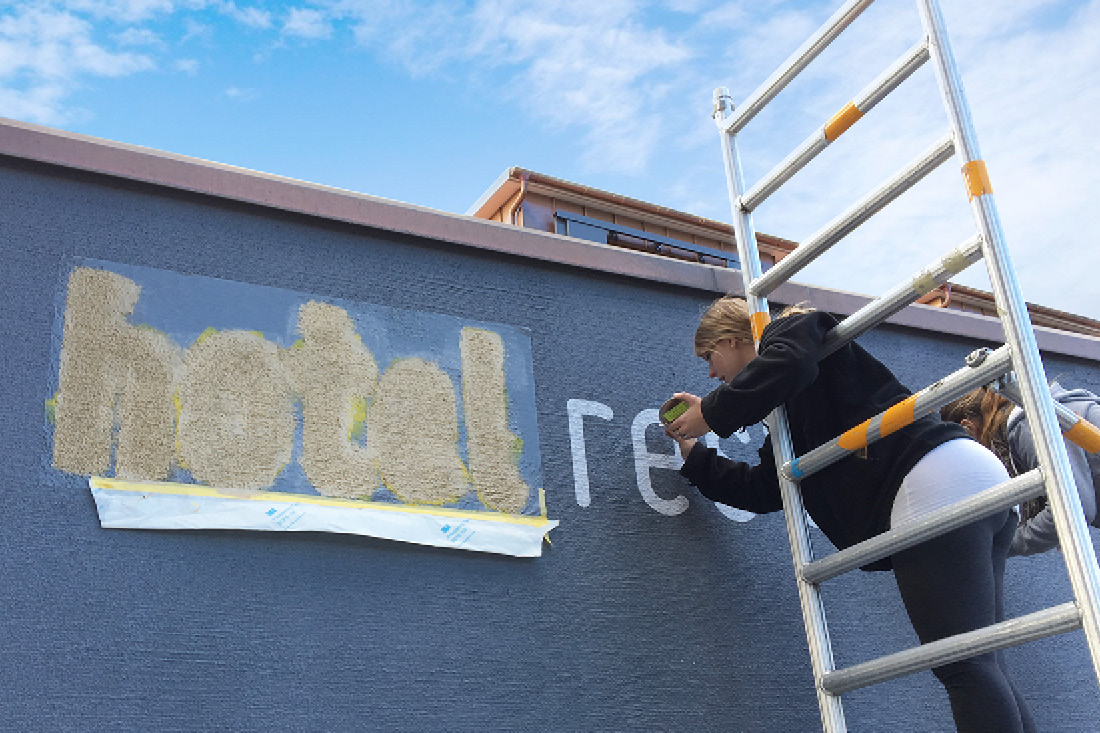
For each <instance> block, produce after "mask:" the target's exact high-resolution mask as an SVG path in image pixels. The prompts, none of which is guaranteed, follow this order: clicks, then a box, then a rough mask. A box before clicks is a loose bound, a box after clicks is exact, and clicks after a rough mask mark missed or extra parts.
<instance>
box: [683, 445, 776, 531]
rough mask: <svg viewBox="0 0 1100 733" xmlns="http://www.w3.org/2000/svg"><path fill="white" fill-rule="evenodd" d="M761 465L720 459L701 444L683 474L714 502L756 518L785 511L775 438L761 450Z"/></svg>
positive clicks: (689, 456)
mask: <svg viewBox="0 0 1100 733" xmlns="http://www.w3.org/2000/svg"><path fill="white" fill-rule="evenodd" d="M759 455H760V464H759V465H756V466H750V465H749V464H747V463H741V462H740V461H731V460H730V459H728V458H723V457H722V456H720V455H718V451H716V450H714V449H713V448H708V447H707V446H705V445H703V443H702V442H697V443H696V444H695V446H694V447H693V448H692V449H691V452H690V453H688V455H687V458H686V459H684V465H683V467H682V468H681V469H680V474H681V475H683V476H684V478H686V479H687V480H688V481H690V482H691V483H692V484H693V485H694V486H695V487H696V488H697V489H699V493H701V494H702V495H703V496H705V497H707V498H708V499H710V500H711V501H716V502H718V503H719V504H728V505H729V506H732V507H736V508H738V509H744V510H745V511H750V512H753V513H755V514H766V513H767V512H777V511H780V510H781V509H782V508H783V499H782V497H780V495H779V477H778V475H777V474H776V472H775V459H774V458H773V456H772V442H771V438H770V437H769V438H767V439H765V441H764V445H763V446H762V447H761V448H760V451H759Z"/></svg>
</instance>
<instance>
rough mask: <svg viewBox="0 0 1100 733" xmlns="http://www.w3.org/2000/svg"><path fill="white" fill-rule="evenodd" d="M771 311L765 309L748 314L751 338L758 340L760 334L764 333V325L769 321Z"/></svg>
mask: <svg viewBox="0 0 1100 733" xmlns="http://www.w3.org/2000/svg"><path fill="white" fill-rule="evenodd" d="M771 320H772V316H771V313H768V312H767V311H758V312H756V313H753V314H752V315H750V316H749V326H750V327H751V328H752V340H753V341H757V342H758V341H760V336H761V335H762V334H763V333H764V326H767V325H768V324H769V323H771Z"/></svg>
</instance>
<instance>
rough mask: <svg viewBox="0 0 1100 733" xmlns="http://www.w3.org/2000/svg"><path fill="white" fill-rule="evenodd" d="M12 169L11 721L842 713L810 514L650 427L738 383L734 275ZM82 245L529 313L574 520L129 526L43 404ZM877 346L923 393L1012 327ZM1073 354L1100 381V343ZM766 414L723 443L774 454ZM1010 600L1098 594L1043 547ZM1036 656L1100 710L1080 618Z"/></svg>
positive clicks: (769, 719)
mask: <svg viewBox="0 0 1100 733" xmlns="http://www.w3.org/2000/svg"><path fill="white" fill-rule="evenodd" d="M0 163H2V165H0V221H3V222H4V226H3V239H2V240H0V252H2V253H3V257H4V267H3V268H2V269H0V278H2V281H0V293H2V296H0V297H2V298H3V309H2V310H0V336H2V339H3V340H2V348H0V367H2V369H0V373H2V374H3V375H4V379H3V380H2V382H0V405H3V410H2V411H0V446H2V448H0V451H2V453H0V468H2V476H3V479H4V487H3V490H2V492H0V507H2V510H3V511H2V515H0V516H2V520H0V521H2V523H3V524H2V528H0V544H2V547H3V558H4V560H3V563H2V564H0V585H2V587H3V593H2V595H0V599H2V600H0V634H2V638H3V639H4V655H3V663H2V665H0V686H2V689H3V694H2V695H0V728H4V729H24V730H50V731H54V730H74V731H85V730H98V729H112V730H119V729H124V730H211V729H224V730H271V729H274V730H367V729H390V730H410V731H422V730H440V729H447V730H494V729H496V730H637V729H641V730H682V729H688V728H692V729H696V730H739V731H758V730H760V731H771V730H783V731H811V730H814V729H817V728H818V727H819V725H818V716H817V709H816V704H815V701H814V696H813V693H812V690H811V681H810V673H809V666H808V660H807V654H806V650H805V642H804V638H803V634H802V624H801V619H800V616H799V613H798V607H797V600H796V596H795V589H794V583H793V579H792V576H791V569H790V560H789V555H788V551H787V547H786V537H785V533H784V531H783V526H782V521H781V517H779V516H778V515H768V516H761V517H755V518H752V517H749V516H747V515H744V514H734V513H723V512H720V511H718V510H717V509H716V507H715V506H714V505H712V504H710V503H709V502H707V501H706V500H704V499H702V498H701V497H699V496H698V494H696V493H695V492H694V490H693V489H692V488H691V487H690V486H687V485H686V484H685V483H683V482H682V481H681V480H680V478H679V477H678V476H677V475H676V474H675V472H674V471H673V470H670V469H669V468H668V467H667V466H668V465H670V464H672V463H674V459H672V458H668V457H667V455H668V454H671V452H672V444H671V442H670V441H667V440H666V439H664V438H663V436H662V435H661V432H660V430H659V428H658V427H657V426H656V425H655V424H651V423H653V422H654V421H655V414H654V412H652V411H653V409H654V408H655V407H656V406H658V405H659V404H660V403H661V402H662V401H663V400H664V399H665V398H666V397H667V396H668V395H669V394H670V393H671V392H673V391H676V390H679V389H689V390H692V391H696V392H700V393H701V392H704V391H706V390H707V389H708V388H710V386H711V385H710V384H708V381H707V380H706V378H705V377H706V372H705V368H704V367H703V365H702V363H701V362H700V361H699V360H698V359H696V358H695V357H693V356H692V355H691V349H690V337H691V332H692V329H693V327H694V323H695V320H696V318H697V316H698V314H699V312H700V309H701V308H702V307H703V306H704V305H705V303H707V302H708V301H709V300H710V298H712V297H713V295H714V294H711V293H703V292H692V291H675V290H673V289H671V288H667V287H663V286H656V285H651V284H648V283H646V282H644V281H639V280H628V279H626V278H617V277H613V276H608V275H597V274H592V273H591V272H587V271H581V270H573V269H565V268H559V267H547V266H545V265H539V264H538V263H534V262H531V261H528V260H522V259H512V258H505V257H491V256H488V255H485V254H483V253H478V252H474V251H471V250H465V249H458V248H455V247H452V246H447V245H444V244H440V243H436V242H431V241H422V240H415V239H412V238H408V237H403V236H399V235H394V234H388V233H384V232H379V231H371V230H367V229H361V228H354V227H350V226H344V225H338V224H333V223H329V222H324V221H319V220H311V219H308V218H305V217H297V216H289V215H285V214H280V213H277V212H273V211H270V210H264V209H259V208H253V207H247V206H243V205H236V204H230V203H226V202H222V201H217V200H212V199H207V198H202V197H200V196H193V195H188V194H182V193H177V192H169V191H164V190H158V189H152V188H149V187H144V186H140V185H137V184H128V183H121V182H117V181H111V180H108V179H105V178H101V177H96V176H92V175H84V174H76V173H71V172H66V171H61V170H55V169H50V168H48V167H44V166H41V165H32V164H27V163H22V162H17V161H12V160H8V159H4V160H0ZM82 258H93V259H99V260H105V261H109V262H116V263H124V264H128V265H134V266H147V267H155V268H159V269H161V270H167V271H171V272H175V273H180V274H184V275H188V274H191V275H203V276H210V277H219V278H225V279H227V280H231V281H237V282H241V283H251V284H256V285H267V286H275V287H279V288H287V289H291V290H295V291H300V292H306V293H311V294H316V295H317V296H318V297H320V298H331V299H346V300H349V301H355V302H361V303H368V304H369V303H373V304H379V305H385V306H392V307H396V308H401V309H406V310H410V311H428V312H435V313H441V314H445V315H448V316H453V317H457V318H460V319H466V320H471V321H479V322H492V323H500V324H508V325H511V326H515V327H517V328H523V329H529V332H530V334H531V348H532V362H533V372H534V379H535V396H536V403H537V418H538V438H539V443H540V451H541V457H542V465H541V476H542V482H543V486H544V487H545V490H546V496H547V503H548V508H549V513H550V516H551V517H552V518H557V519H560V520H561V521H562V524H561V526H560V527H559V528H558V529H556V530H554V533H553V541H554V544H553V546H552V547H551V548H548V549H547V550H546V552H545V553H544V555H543V557H541V558H539V559H531V560H519V559H512V558H505V557H500V556H491V555H481V554H475V553H457V552H454V551H446V550H436V549H429V548H421V547H418V546H415V545H409V544H401V543H395V542H386V541H381V540H370V539H364V538H359V537H345V536H335V535H324V534H302V535H287V534H275V533H259V532H257V533H248V532H218V531H198V532H184V531H180V532H146V531H125V530H103V529H100V528H99V526H98V523H97V520H96V512H95V507H94V504H93V502H92V499H91V496H90V494H89V491H88V488H87V485H86V482H85V481H84V480H83V479H82V478H80V477H79V476H75V475H66V474H63V473H61V472H59V471H56V470H54V469H52V468H51V458H52V456H51V451H50V441H49V439H48V437H49V433H48V429H49V423H48V422H47V420H46V419H45V416H44V410H43V401H44V400H45V399H46V398H47V397H49V396H50V394H51V390H52V386H51V381H52V380H54V379H56V369H57V365H56V362H55V361H54V359H55V356H56V353H57V350H56V344H54V343H51V339H52V338H53V335H54V332H55V329H54V324H55V320H56V318H57V317H58V309H59V308H60V307H61V295H62V294H61V293H60V292H59V285H58V284H59V283H61V282H64V277H65V274H66V273H68V272H69V271H70V270H71V268H72V265H73V263H74V262H75V261H78V260H80V259H82ZM861 343H863V344H864V345H865V346H867V347H868V348H870V349H871V350H872V351H873V352H874V353H876V354H877V355H879V356H880V357H881V358H882V359H883V360H884V361H886V362H887V363H888V364H889V365H890V366H891V367H893V368H894V369H895V370H896V371H897V373H898V374H899V376H900V377H901V378H902V380H903V381H904V382H906V383H907V384H909V385H910V386H911V387H914V388H917V387H920V386H924V385H925V384H927V383H929V382H931V381H933V380H934V379H936V378H938V377H939V376H942V375H944V374H946V373H948V372H951V371H954V370H955V369H957V368H959V366H960V365H961V360H962V357H963V356H964V355H965V354H966V353H968V352H969V351H970V350H971V349H973V348H975V347H976V346H980V345H984V344H978V343H975V342H969V341H966V340H964V339H959V338H954V337H943V336H939V335H937V334H930V333H923V332H915V331H905V330H901V329H884V330H880V331H876V332H874V333H872V334H869V335H867V336H865V337H864V338H862V339H861ZM475 346H476V345H475ZM379 366H380V367H381V366H383V365H379ZM1047 367H1048V371H1049V374H1050V375H1051V376H1055V375H1060V376H1061V377H1062V379H1063V382H1064V383H1066V384H1072V385H1081V386H1086V387H1089V388H1091V389H1093V390H1096V391H1100V372H1098V370H1097V367H1096V363H1095V362H1092V363H1088V362H1083V361H1075V360H1072V359H1068V358H1062V359H1051V360H1049V361H1048V363H1047ZM571 401H572V402H571ZM570 405H572V408H570ZM571 412H572V415H571V414H570V413H571ZM571 424H572V427H573V430H572V431H571ZM578 428H580V429H582V430H583V443H581V441H580V438H581V436H580V435H579V430H578ZM761 439H762V431H761V429H760V428H759V427H756V428H753V429H750V430H749V431H747V433H746V434H743V435H741V436H734V437H733V438H731V439H730V440H727V441H722V447H723V449H724V450H725V451H726V452H727V453H729V454H730V455H733V456H741V457H746V458H747V457H749V456H750V455H753V454H754V452H753V449H754V448H755V447H756V446H757V445H759V442H760V440H761ZM579 445H583V447H584V450H583V454H582V453H581V451H580V450H579ZM661 454H665V455H661ZM581 458H583V460H581ZM584 466H586V471H585V473H583V474H582V473H579V472H578V470H579V468H580V467H584ZM815 542H816V543H817V544H818V545H819V547H822V548H824V547H825V546H826V543H825V541H824V540H823V539H822V538H821V537H820V535H818V536H816V537H815ZM1007 595H1008V604H1009V610H1010V613H1011V614H1013V615H1016V614H1020V613H1026V612H1030V611H1033V610H1037V609H1039V608H1041V607H1043V606H1046V605H1051V604H1053V603H1059V602H1063V601H1065V600H1067V599H1068V597H1069V590H1068V584H1067V582H1066V577H1065V571H1064V570H1063V568H1062V565H1061V563H1060V560H1059V558H1058V557H1057V555H1056V554H1053V553H1052V554H1048V555H1046V556H1042V557H1038V558H1030V559H1017V560H1014V561H1012V562H1011V563H1010V566H1009V577H1008V589H1007ZM825 597H826V603H827V611H828V613H829V618H830V620H831V624H832V634H833V641H834V646H835V649H836V653H837V657H838V662H839V663H840V664H850V663H853V662H858V661H862V660H864V659H867V658H870V657H871V656H874V655H877V654H881V653H885V652H890V651H896V650H899V649H901V648H904V647H907V646H909V645H911V644H913V643H914V642H915V638H914V635H913V633H912V632H911V630H910V629H909V626H908V624H907V622H906V620H905V618H904V614H903V612H902V610H901V605H900V601H899V599H898V597H897V591H896V589H895V588H894V585H893V579H892V576H891V575H890V574H884V573H874V574H867V573H857V574H852V575H849V576H844V577H842V578H839V579H837V580H835V581H830V582H829V583H828V584H826V586H825ZM1010 662H1011V664H1012V666H1013V668H1014V670H1015V671H1016V676H1017V679H1018V680H1019V682H1020V683H1021V686H1022V688H1023V689H1024V692H1025V694H1026V696H1027V698H1028V700H1029V701H1030V703H1031V705H1032V708H1033V709H1034V711H1035V713H1036V717H1037V718H1038V719H1039V722H1040V724H1041V727H1042V729H1043V730H1058V731H1092V730H1095V727H1096V726H1095V721H1096V720H1097V718H1098V716H1100V700H1098V697H1097V691H1096V690H1097V688H1096V681H1095V679H1093V678H1092V677H1091V670H1090V665H1089V663H1088V658H1087V654H1086V653H1085V650H1084V645H1083V639H1082V637H1081V635H1080V632H1078V633H1075V634H1070V635H1065V636H1062V637H1057V638H1054V639H1048V640H1045V641H1042V642H1038V643H1036V644H1032V645H1030V646H1027V647H1023V648H1020V649H1016V650H1012V651H1011V652H1010ZM845 705H846V710H847V712H848V716H849V725H850V729H851V730H853V731H885V730H889V731H943V730H948V729H949V728H950V723H949V714H948V711H947V704H946V699H945V697H944V696H943V695H942V694H941V693H940V692H939V690H938V689H937V685H936V683H935V681H934V679H933V678H932V676H931V674H929V673H924V674H922V675H918V676H916V677H912V678H908V679H904V680H899V681H895V682H891V683H888V684H886V685H882V686H879V687H876V688H871V689H869V690H863V691H859V692H856V693H853V694H852V695H850V696H847V697H846V698H845Z"/></svg>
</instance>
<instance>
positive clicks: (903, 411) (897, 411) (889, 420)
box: [879, 395, 917, 438]
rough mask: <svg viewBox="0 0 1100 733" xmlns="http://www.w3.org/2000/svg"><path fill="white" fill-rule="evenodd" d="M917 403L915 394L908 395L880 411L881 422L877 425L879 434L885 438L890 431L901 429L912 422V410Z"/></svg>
mask: <svg viewBox="0 0 1100 733" xmlns="http://www.w3.org/2000/svg"><path fill="white" fill-rule="evenodd" d="M916 404H917V396H916V395H910V396H909V397H906V398H905V399H904V400H902V401H901V402H899V403H898V404H896V405H894V406H893V407H891V408H890V409H888V410H887V411H886V412H884V413H882V424H881V425H880V426H879V436H880V437H883V438H885V437H886V436H887V435H889V434H890V433H895V432H897V431H898V430H901V429H902V428H904V427H905V426H906V425H909V424H910V423H912V422H913V411H914V408H915V407H916Z"/></svg>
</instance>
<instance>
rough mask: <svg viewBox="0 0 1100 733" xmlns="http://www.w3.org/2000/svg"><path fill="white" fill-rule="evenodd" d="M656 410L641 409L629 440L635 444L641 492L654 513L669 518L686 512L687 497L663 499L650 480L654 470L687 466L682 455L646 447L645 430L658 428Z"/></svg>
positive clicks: (636, 465)
mask: <svg viewBox="0 0 1100 733" xmlns="http://www.w3.org/2000/svg"><path fill="white" fill-rule="evenodd" d="M657 412H658V411H657V409H656V408H650V409H648V410H642V411H641V412H639V413H638V414H637V416H635V418H634V424H633V425H631V427H630V437H631V439H632V440H633V442H634V471H635V473H637V474H638V491H639V492H640V493H641V495H642V498H643V499H645V503H646V504H649V505H650V506H651V507H653V508H654V509H655V510H657V511H658V512H660V513H661V514H664V515H666V516H669V517H674V516H676V515H677V514H681V513H683V512H684V511H685V510H686V509H687V508H688V500H687V497H686V496H684V495H683V494H681V495H680V496H677V497H676V498H675V499H662V498H661V497H659V496H657V494H656V493H655V492H654V491H653V482H652V481H651V480H650V477H649V470H650V469H651V468H669V469H672V470H674V471H675V470H678V469H679V468H680V466H682V465H683V464H684V460H683V458H681V457H680V455H679V452H678V451H677V453H674V454H671V455H670V454H668V453H650V452H649V449H648V448H646V443H645V431H646V428H648V427H649V426H650V425H659V424H660V422H661V421H660V418H659V417H658V416H657Z"/></svg>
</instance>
